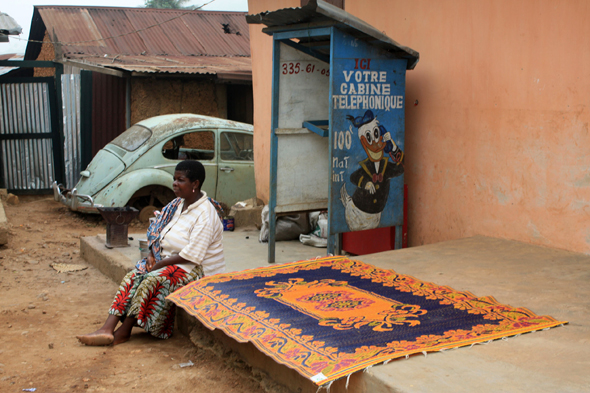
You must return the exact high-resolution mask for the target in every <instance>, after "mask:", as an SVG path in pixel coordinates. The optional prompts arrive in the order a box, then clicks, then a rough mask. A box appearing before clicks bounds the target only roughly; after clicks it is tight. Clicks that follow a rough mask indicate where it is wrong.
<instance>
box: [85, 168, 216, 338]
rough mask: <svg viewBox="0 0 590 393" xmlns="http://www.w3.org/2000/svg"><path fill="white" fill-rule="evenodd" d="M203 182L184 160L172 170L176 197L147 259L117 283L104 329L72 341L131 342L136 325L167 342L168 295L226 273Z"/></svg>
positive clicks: (153, 232) (155, 228) (158, 224)
mask: <svg viewBox="0 0 590 393" xmlns="http://www.w3.org/2000/svg"><path fill="white" fill-rule="evenodd" d="M204 181H205V168H204V167H203V164H201V163H200V162H198V161H191V160H187V161H182V162H180V163H179V164H178V165H177V166H176V170H175V172H174V183H173V185H172V188H173V189H174V193H175V194H176V196H177V197H178V198H176V199H174V200H173V201H172V202H170V203H169V204H168V205H166V206H165V207H164V208H163V209H162V213H161V214H160V215H159V216H158V217H157V219H156V220H155V222H153V223H152V224H151V225H150V227H149V229H148V245H149V248H150V254H149V256H148V257H147V258H144V259H143V260H141V261H139V262H138V263H137V265H136V268H135V269H133V270H132V271H131V272H129V273H128V274H127V275H126V276H125V278H124V279H123V282H121V285H120V286H119V290H118V291H117V294H116V295H115V300H114V301H113V304H112V305H111V308H110V310H109V316H108V318H107V320H106V322H105V323H104V325H103V326H102V327H101V328H100V329H98V330H97V331H95V332H93V333H90V334H86V335H82V336H76V337H77V338H78V340H80V342H82V343H84V344H86V345H110V344H114V345H116V344H121V343H123V342H125V341H127V340H129V337H130V336H131V329H132V328H133V326H135V325H139V326H140V327H142V328H144V329H145V330H146V331H147V332H149V333H150V334H151V335H153V336H155V337H158V338H169V337H170V336H172V331H173V329H174V315H175V310H176V308H175V306H174V304H173V303H172V302H169V301H167V300H165V298H166V296H168V295H169V294H170V293H172V292H174V291H175V290H177V289H178V288H180V287H183V286H184V285H186V284H188V283H189V282H191V281H194V280H198V279H200V278H201V277H203V275H207V276H208V275H211V274H216V273H221V272H223V271H224V270H225V259H224V257H223V246H222V244H221V239H222V234H223V224H222V223H221V215H220V214H219V213H218V209H219V207H218V204H217V202H215V201H213V200H212V199H210V198H208V197H207V194H206V193H205V192H204V191H201V186H202V184H203V182H204ZM119 322H122V324H121V326H120V327H119V328H118V329H117V330H115V328H116V327H117V325H118V324H119Z"/></svg>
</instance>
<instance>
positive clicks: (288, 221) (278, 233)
mask: <svg viewBox="0 0 590 393" xmlns="http://www.w3.org/2000/svg"><path fill="white" fill-rule="evenodd" d="M268 216H269V214H268V205H266V206H264V208H263V209H262V213H261V218H262V226H261V227H260V235H259V236H258V241H259V242H261V243H266V242H268V232H269V222H268ZM307 232H309V224H308V222H307V215H306V214H294V215H290V216H280V217H278V218H277V225H276V227H275V240H276V241H282V240H296V239H298V238H299V235H301V234H306V233H307Z"/></svg>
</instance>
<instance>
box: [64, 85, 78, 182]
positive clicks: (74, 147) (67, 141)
mask: <svg viewBox="0 0 590 393" xmlns="http://www.w3.org/2000/svg"><path fill="white" fill-rule="evenodd" d="M61 95H62V109H63V111H62V113H63V132H64V164H65V165H64V167H65V183H66V184H65V186H66V188H73V187H74V186H75V185H76V183H78V180H80V171H81V170H82V169H81V167H80V166H81V163H80V162H81V160H80V152H81V144H80V75H74V74H69V75H62V76H61Z"/></svg>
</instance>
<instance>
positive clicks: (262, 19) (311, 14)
mask: <svg viewBox="0 0 590 393" xmlns="http://www.w3.org/2000/svg"><path fill="white" fill-rule="evenodd" d="M246 20H247V21H248V23H252V24H264V25H266V26H267V27H266V28H265V29H263V30H262V31H263V32H265V33H267V34H269V35H272V34H273V33H274V32H278V31H285V30H294V29H295V28H302V29H303V28H314V27H323V26H336V27H338V28H339V29H341V30H342V31H345V32H346V33H348V34H350V35H352V36H353V37H356V38H358V39H361V40H364V41H367V42H369V43H370V44H371V45H374V46H376V47H379V48H382V49H384V50H386V51H388V52H392V53H395V55H396V56H398V57H401V58H405V59H407V60H408V65H407V69H409V70H411V69H414V67H415V66H416V64H417V63H418V60H419V58H420V54H419V53H418V52H416V51H415V50H413V49H412V48H409V47H407V46H403V45H401V44H399V43H397V42H396V41H394V40H392V39H391V38H389V37H388V36H387V35H385V34H383V33H382V32H381V31H379V30H377V29H376V28H374V27H373V26H371V25H370V24H368V23H366V22H364V21H363V20H361V19H359V18H357V17H356V16H354V15H351V14H349V13H348V12H346V11H344V10H342V9H340V8H338V7H336V6H333V5H332V4H329V3H326V2H325V1H323V0H310V1H309V3H307V4H306V5H305V6H303V7H298V8H284V9H280V10H276V11H265V12H261V13H260V14H253V15H246ZM311 41H312V40H310V41H309V42H300V44H302V45H306V44H308V45H312V44H313V43H312V42H311ZM314 49H315V50H318V49H317V47H316V48H314ZM324 54H326V55H329V53H328V50H325V53H324Z"/></svg>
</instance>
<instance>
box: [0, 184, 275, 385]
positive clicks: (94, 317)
mask: <svg viewBox="0 0 590 393" xmlns="http://www.w3.org/2000/svg"><path fill="white" fill-rule="evenodd" d="M5 211H6V215H7V217H8V222H9V225H10V230H11V236H10V240H9V243H8V245H6V246H2V247H0V271H1V272H2V274H1V275H0V288H1V290H0V294H1V295H2V296H0V310H1V311H0V329H1V332H2V335H1V338H0V342H1V343H2V344H1V345H0V391H2V392H22V391H23V389H31V388H36V391H37V392H76V391H87V392H91V391H106V392H164V391H174V392H189V391H190V392H207V393H215V392H244V393H246V392H260V391H263V390H266V389H263V388H262V385H261V383H262V384H264V382H260V381H259V380H257V379H256V378H255V377H253V376H252V375H253V374H252V373H251V371H250V370H249V369H248V368H247V367H246V366H244V365H241V366H240V362H239V361H238V362H236V360H235V359H233V358H232V356H230V355H227V354H226V355H222V356H218V355H216V354H214V353H213V352H212V351H210V350H208V349H198V348H196V347H195V346H193V345H192V344H191V342H190V341H189V339H188V338H187V337H185V336H183V335H182V334H181V333H180V332H178V331H177V332H176V333H175V335H174V336H173V337H172V338H171V339H169V340H158V339H155V338H153V337H151V336H149V335H148V334H147V333H145V332H143V330H141V329H137V328H136V329H134V332H133V335H132V337H131V340H130V341H129V342H127V343H124V344H121V345H118V346H116V347H85V346H83V345H81V344H79V343H78V341H77V340H76V338H75V335H76V334H80V333H88V332H91V331H94V330H95V329H97V328H98V327H100V326H101V325H102V323H103V322H104V319H105V318H106V312H107V310H108V307H109V306H110V303H111V301H112V298H113V295H114V294H115V291H116V289H117V284H115V283H114V282H112V281H111V280H109V279H108V278H106V277H105V276H103V275H102V274H101V273H100V272H99V271H98V270H96V269H94V268H93V267H92V266H89V265H87V264H86V263H85V262H84V261H83V260H82V259H80V258H79V240H78V239H79V238H80V237H82V236H91V235H96V234H99V233H105V228H106V226H105V223H104V221H103V220H102V218H100V216H86V215H81V214H78V213H72V212H70V211H69V210H68V209H67V208H65V207H63V206H62V205H60V204H58V203H57V202H54V201H53V199H51V198H48V197H47V196H42V197H40V196H29V197H26V196H24V197H20V203H19V204H18V205H14V206H9V205H5ZM146 228H147V226H145V225H143V224H141V223H139V222H133V223H132V224H131V228H130V231H134V232H141V231H143V230H144V229H146ZM54 262H64V263H74V264H83V265H85V266H88V268H87V269H86V270H82V271H78V272H72V273H58V272H57V271H55V270H54V269H53V268H52V267H51V266H50V264H51V263H54ZM189 361H191V362H192V363H194V365H193V366H189V367H180V366H179V365H180V364H182V363H188V362H189Z"/></svg>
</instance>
